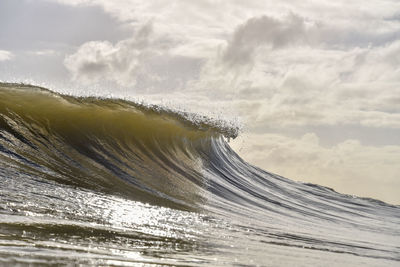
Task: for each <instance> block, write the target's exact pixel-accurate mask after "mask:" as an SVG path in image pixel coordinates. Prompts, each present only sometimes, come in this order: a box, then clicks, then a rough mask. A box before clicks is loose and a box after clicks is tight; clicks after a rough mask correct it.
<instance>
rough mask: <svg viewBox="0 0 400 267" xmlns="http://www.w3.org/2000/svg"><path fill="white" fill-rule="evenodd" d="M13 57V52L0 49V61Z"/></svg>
mask: <svg viewBox="0 0 400 267" xmlns="http://www.w3.org/2000/svg"><path fill="white" fill-rule="evenodd" d="M13 57H14V55H13V53H11V52H10V51H6V50H0V61H7V60H11V59H12V58H13Z"/></svg>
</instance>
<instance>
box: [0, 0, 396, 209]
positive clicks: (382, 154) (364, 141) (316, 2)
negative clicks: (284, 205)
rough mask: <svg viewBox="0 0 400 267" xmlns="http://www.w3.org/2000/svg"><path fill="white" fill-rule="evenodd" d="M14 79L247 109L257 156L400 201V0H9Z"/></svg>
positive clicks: (1, 9)
mask: <svg viewBox="0 0 400 267" xmlns="http://www.w3.org/2000/svg"><path fill="white" fill-rule="evenodd" d="M0 80H2V81H14V82H29V83H35V84H40V85H45V86H47V87H50V88H51V89H53V90H56V91H62V92H70V93H75V94H99V95H104V96H108V95H113V96H124V97H131V98H135V99H143V100H145V101H148V102H151V103H153V102H154V103H162V104H167V105H173V106H175V107H178V108H182V109H186V110H192V111H196V112H203V113H206V114H209V115H210V116H217V117H223V118H226V119H232V118H234V119H238V120H239V121H240V122H241V123H242V124H243V125H244V127H243V132H242V134H241V136H240V137H239V138H237V140H235V141H234V142H233V143H232V146H233V147H234V148H235V149H236V151H238V153H239V154H240V155H241V156H243V157H244V158H245V159H246V160H248V161H250V162H251V163H253V164H255V165H257V166H260V167H262V168H264V169H266V170H268V171H271V172H274V173H277V174H281V175H283V176H286V177H289V178H291V179H294V180H300V181H307V182H312V183H317V184H321V185H325V186H329V187H333V188H334V189H336V190H337V191H339V192H343V193H348V194H355V195H360V196H367V197H374V198H378V199H381V200H384V201H387V202H390V203H397V204H400V1H398V0H368V1H365V0H353V1H347V0H336V1H328V0H280V1H277V0H273V1H269V0H246V1H245V0H231V1H221V0H158V1H137V0H1V1H0Z"/></svg>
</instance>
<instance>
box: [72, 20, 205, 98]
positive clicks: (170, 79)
mask: <svg viewBox="0 0 400 267" xmlns="http://www.w3.org/2000/svg"><path fill="white" fill-rule="evenodd" d="M175 42H176V41H175V40H173V39H169V38H168V36H165V35H164V36H160V35H157V34H156V33H154V30H153V24H152V22H148V23H146V24H145V25H143V26H142V27H140V28H139V29H137V31H136V33H135V34H134V36H133V37H132V38H129V39H126V40H122V41H119V42H117V43H116V44H112V43H110V42H108V41H92V42H87V43H84V44H83V45H82V46H80V47H79V49H78V50H77V51H76V52H75V53H74V54H72V55H69V56H67V57H66V58H65V60H64V64H65V66H66V67H67V69H68V70H69V71H70V72H71V74H72V77H73V79H75V80H79V81H81V82H83V83H86V84H91V83H96V82H103V81H111V82H115V83H116V84H119V85H121V86H129V87H135V88H136V90H141V89H143V90H145V91H148V92H153V91H155V90H168V89H169V90H176V89H178V88H181V87H182V86H183V84H184V83H185V82H186V81H187V80H188V79H189V78H193V77H194V75H195V74H196V72H198V70H197V69H196V68H198V66H199V64H198V59H196V58H190V57H185V56H180V55H175V54H174V53H172V52H171V48H172V47H176V46H175Z"/></svg>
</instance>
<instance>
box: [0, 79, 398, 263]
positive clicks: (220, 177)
mask: <svg viewBox="0 0 400 267" xmlns="http://www.w3.org/2000/svg"><path fill="white" fill-rule="evenodd" d="M237 134H238V128H237V127H235V126H233V125H229V124H224V123H222V122H218V121H213V120H210V119H207V118H205V117H200V116H194V115H193V114H189V113H179V112H175V111H172V110H168V109H165V108H164V109H162V108H160V107H157V106H146V105H143V104H137V103H133V102H130V101H125V100H119V99H100V98H93V97H87V98H82V97H73V96H66V95H60V94H57V93H54V92H52V91H49V90H47V89H44V88H40V87H35V86H31V85H23V84H9V83H3V84H0V179H1V183H2V186H3V189H2V191H1V195H2V196H3V200H2V201H0V212H1V214H8V216H11V215H13V214H14V213H15V214H14V215H15V216H11V217H7V219H4V220H0V224H1V225H2V227H3V229H9V230H4V231H6V232H7V234H10V233H14V236H15V232H21V231H23V232H24V231H25V230H24V229H34V230H32V231H33V232H34V231H40V230H38V229H41V228H40V227H42V228H45V229H47V230H48V231H50V232H51V231H53V232H54V231H55V232H56V234H59V233H62V234H63V236H64V238H65V235H66V234H65V233H66V232H69V231H71V230H70V229H80V230H73V231H81V232H82V235H89V236H90V235H91V234H90V233H93V232H96V233H97V235H98V236H107V238H108V239H107V240H108V241H109V242H111V243H118V242H119V241H120V240H121V239H122V238H125V239H127V240H131V239H132V238H133V237H132V236H134V238H135V239H140V238H142V239H145V240H147V241H148V240H152V242H153V241H154V240H155V241H154V242H155V243H154V244H157V248H158V249H160V243H162V244H163V245H164V247H165V246H166V247H168V248H169V249H171V248H170V247H169V246H168V245H167V244H169V245H171V243H172V244H178V243H179V244H183V243H185V242H186V243H187V244H186V245H185V248H188V247H189V251H191V252H190V253H192V254H190V253H189V254H190V255H189V256H188V257H189V258H193V260H195V259H197V260H199V259H202V261H201V263H205V264H210V257H209V255H210V252H209V251H208V252H207V251H204V250H202V249H200V248H199V247H201V246H200V245H199V244H200V243H196V242H195V244H193V242H194V241H193V240H199V236H198V235H197V234H194V232H195V233H203V234H205V233H206V232H207V230H206V229H207V228H211V229H213V232H212V233H211V235H213V233H214V234H215V233H218V236H230V237H232V238H233V241H232V242H233V243H230V246H232V247H234V246H233V245H232V244H235V246H236V245H237V246H238V249H245V248H243V247H241V246H240V245H238V244H236V243H235V242H236V241H237V240H241V239H243V238H246V240H247V241H246V242H247V243H246V244H247V245H246V246H247V249H248V248H249V247H250V248H253V250H254V251H255V252H254V253H255V254H256V255H253V256H254V257H253V256H252V257H253V260H255V261H256V262H255V264H263V263H264V262H263V259H264V256H263V255H265V251H264V250H263V249H260V244H264V246H265V247H274V246H287V247H291V248H292V249H297V248H306V249H311V250H317V251H320V252H321V253H322V252H332V253H341V254H342V253H344V254H348V255H353V256H364V257H367V258H371V259H373V260H383V261H385V262H386V261H388V262H389V263H393V262H396V261H398V252H396V251H397V249H396V248H398V246H399V242H398V240H399V239H396V238H395V237H396V236H398V235H399V233H400V229H399V227H398V226H399V223H400V216H399V207H397V206H392V205H388V204H385V203H383V202H380V201H376V200H371V199H363V198H356V197H352V196H347V195H342V194H339V193H337V192H335V191H334V190H332V189H329V188H325V187H322V186H318V185H312V184H303V183H298V182H294V181H291V180H289V179H286V178H283V177H280V176H278V175H274V174H271V173H268V172H265V171H263V170H261V169H259V168H256V167H254V166H251V165H249V164H248V163H246V162H244V161H243V160H242V159H241V158H240V157H239V156H238V155H237V154H236V153H235V152H234V151H233V150H232V149H231V148H230V146H229V144H228V142H227V139H229V138H235V137H236V136H237ZM10 177H11V178H10ZM13 177H24V180H23V181H24V182H19V184H17V185H16V183H17V182H18V181H19V180H18V179H17V178H13ZM21 181H22V180H21ZM32 181H34V182H32ZM53 183H54V184H53ZM22 185H24V186H22ZM26 185H27V186H26ZM56 185H57V186H56ZM59 185H64V186H65V187H64V188H63V187H60V186H59ZM53 187H54V188H58V189H57V190H59V191H57V192H58V193H54V192H56V191H55V189H51V188H53ZM15 188H18V193H16V192H15V191H16V189H15ZM49 188H50V189H49ZM60 188H63V189H60ZM74 188H75V189H74ZM60 190H61V191H60ZM68 190H71V192H74V193H68V194H67V193H65V192H70V191H68ZM85 190H88V191H85ZM53 191H54V192H53ZM32 192H34V193H32ZM43 192H45V193H43ZM60 192H62V193H60ZM82 192H86V193H85V194H83V193H82ZM93 192H94V193H93ZM20 194H30V196H31V197H30V198H29V200H28V201H31V202H35V204H34V205H31V206H29V205H25V204H21V203H22V202H23V201H21V200H20V199H19V198H20V197H21V196H20ZM57 194H61V195H63V197H57ZM90 194H96V196H94V195H93V196H91V197H90V199H95V198H100V199H102V201H104V203H107V205H106V204H104V205H105V206H107V207H108V208H107V210H108V211H107V212H109V213H107V216H105V217H104V216H103V217H102V215H99V214H103V213H104V212H105V211H104V210H106V209H105V208H103V207H101V206H98V205H97V206H96V205H91V204H90V203H91V202H90V201H88V196H89V195H90ZM99 194H100V195H99ZM38 195H39V196H41V197H39V198H38V197H37V196H38ZM71 196H72V197H71ZM110 196H115V197H121V198H123V199H127V201H128V200H129V201H138V202H137V203H149V204H151V205H155V206H161V207H165V208H167V209H171V210H169V211H168V212H166V211H165V210H162V212H161V213H160V212H155V211H152V210H150V211H148V209H150V208H148V207H147V206H140V205H141V204H132V205H133V206H134V209H133V208H132V205H131V206H129V207H126V208H125V209H126V210H124V212H125V213H124V214H125V215H124V216H128V215H127V214H128V213H129V212H128V211H129V210H131V212H133V210H138V209H145V210H147V211H146V212H147V213H149V214H150V215H149V216H150V217H154V216H156V217H157V216H161V215H160V214H164V213H165V214H166V215H165V216H167V217H168V216H171V215H170V214H171V213H173V214H175V215H174V216H178V217H182V218H185V220H188V221H190V225H185V227H186V228H192V232H191V234H190V236H191V237H190V238H189V239H188V238H187V236H188V234H187V232H185V231H187V229H186V230H182V225H181V222H180V223H177V222H176V221H174V220H173V219H172V220H171V219H169V221H168V220H166V219H165V220H163V221H162V223H161V222H159V221H157V220H156V218H154V221H153V223H154V222H157V223H158V224H165V225H167V228H168V229H175V232H179V231H181V232H182V233H183V234H182V235H178V237H174V238H176V239H173V240H172V239H168V240H167V239H165V240H164V238H166V236H162V235H161V237H160V236H158V235H157V234H156V235H155V236H154V235H152V236H149V235H146V237H143V236H142V237H140V238H139V237H137V236H138V234H137V233H136V231H138V226H137V224H135V225H134V226H132V225H129V226H126V222H122V221H119V220H117V221H118V222H119V224H118V225H119V226H118V227H119V228H111V229H112V231H113V234H112V235H111V236H110V235H108V234H107V233H108V232H107V231H109V230H107V229H109V228H107V227H105V226H104V225H111V223H110V220H111V219H110V218H113V219H112V220H113V222H114V224H115V221H116V216H111V215H112V213H110V211H109V210H114V212H117V211H120V209H122V208H118V209H115V208H113V209H111V208H110V205H111V204H110V203H114V202H116V203H119V204H118V205H120V206H121V207H123V205H124V204H121V203H122V202H121V201H120V200H116V199H115V198H113V197H110ZM74 197H76V198H77V200H74ZM44 198H45V199H48V198H51V199H53V201H56V202H57V203H58V204H57V205H60V207H62V208H60V209H59V210H58V211H57V212H55V210H57V209H54V208H52V206H51V205H50V204H49V203H41V201H43V199H44ZM54 199H58V200H54ZM78 199H79V201H78ZM104 199H106V200H107V201H105V200H104ZM75 202H76V203H75ZM71 203H74V205H78V204H77V203H80V204H79V205H78V206H74V205H72V204H71ZM82 203H85V204H84V205H83V204H82ZM129 203H131V202H129ZM132 203H133V202H132ZM135 203H136V202H135ZM70 205H72V206H73V207H74V208H71V207H70ZM118 205H117V204H116V205H112V206H113V207H115V206H118ZM135 205H136V206H135ZM137 205H139V206H137ZM39 206H40V207H41V208H40V209H39V208H38V207H39ZM10 207H11V208H10ZM12 207H14V208H12ZM15 207H18V208H15ZM27 207H29V208H27ZM33 207H34V208H33ZM88 207H89V208H88ZM71 210H73V211H71ZM76 210H84V211H85V212H83V215H82V212H81V211H79V212H77V211H76ZM93 210H94V211H93ZM127 210H128V211H127ZM173 210H175V211H173ZM102 212H103V213H102ZM182 212H183V213H182ZM185 212H195V213H185ZM27 214H28V215H29V214H31V215H32V214H36V215H37V214H40V216H42V217H43V216H45V215H46V216H48V215H49V214H57V215H54V217H52V219H49V218H47V217H46V216H45V217H46V218H45V219H43V220H34V221H33V222H32V221H30V220H28V221H26V219H24V218H26V216H27ZM65 214H69V215H68V216H67V215H65ZM71 214H72V215H71ZM85 214H86V215H85ZM110 214H111V215H110ZM155 214H156V215H155ZM177 214H178V215H177ZM196 214H197V215H196ZM198 214H212V216H217V217H218V218H219V219H215V218H214V219H212V218H210V217H207V216H206V217H202V216H200V217H199V215H198ZM21 216H22V217H21ZM38 216H39V215H38ZM40 216H39V217H40ZM42 217H40V218H42ZM11 218H12V219H11ZM21 218H22V219H21ZM35 218H36V217H35ZM43 218H44V217H43ZM55 218H57V220H55ZM128 218H130V220H132V218H131V217H128ZM174 218H175V217H174ZM221 218H222V219H221ZM136 219H137V218H136ZM60 220H61V222H60ZM221 220H222V221H221ZM93 221H95V222H96V223H98V226H96V227H95V226H93V224H91V225H86V224H85V223H84V222H93ZM226 221H231V224H226ZM37 224H39V225H42V226H40V227H39V226H37ZM114 224H113V225H114ZM148 224H150V226H151V227H153V228H154V227H160V226H159V225H158V224H153V225H151V223H149V222H146V224H144V225H147V226H148ZM43 225H44V226H43ZM60 225H61V226H60ZM194 225H196V226H194ZM221 225H225V226H226V225H228V226H229V227H231V228H229V227H228V229H223V227H221ZM142 226H143V225H142ZM110 227H111V226H110ZM123 227H125V228H123ZM88 228H89V229H91V230H90V231H89V230H87V229H88ZM104 228H105V229H104ZM122 228H123V230H121V229H122ZM133 228H134V229H135V233H132V232H130V234H129V233H127V231H128V230H129V231H131V230H132V229H133ZM316 228H318V231H316V230H315V229H316ZM54 229H56V230H54ZM60 229H62V230H60ZM338 230H339V231H340V234H338ZM129 231H128V232H129ZM146 231H147V232H146ZM146 231H143V233H142V234H148V229H147V230H146ZM153 232H154V231H153ZM157 233H159V232H157ZM366 233H367V234H366ZM7 234H4V233H3V236H7ZM208 234H210V233H208ZM10 235H11V234H10ZM40 235H43V236H45V235H46V234H45V233H43V232H40V233H36V235H34V236H40ZM196 235H197V237H196ZM11 236H12V235H11ZM200 236H201V235H200ZM117 237H119V238H117ZM46 238H49V237H48V236H46ZM46 238H45V239H46ZM59 238H61V237H59ZM82 238H84V239H85V238H87V236H84V237H82ZM104 238H105V237H104ZM168 238H172V237H171V236H168ZM125 239H124V240H125ZM200 239H201V238H200ZM208 239H209V240H208V241H207V242H209V243H210V242H211V243H212V241H210V240H211V239H212V238H208ZM7 240H8V239H7ZM82 240H83V239H82ZM171 240H172V241H171ZM189 240H190V242H189ZM235 240H236V241H235ZM382 240H384V242H383V241H382ZM117 241H118V242H117ZM69 242H70V241H69ZM73 242H75V241H72V243H73ZM98 242H99V244H100V243H101V242H104V240H103V239H101V240H100V241H98ZM213 242H214V243H213V246H214V247H219V248H223V247H225V246H226V244H220V243H218V242H220V240H217V239H216V240H214V241H213ZM78 243H79V242H78V241H77V244H78ZM151 244H152V245H151V248H152V249H154V248H155V246H154V244H153V243H151ZM3 245H4V244H3ZM36 245H37V244H36ZM228 245H229V244H228ZM1 246H2V245H1V244H0V256H1V255H3V254H2V249H1ZM54 246H55V247H57V246H59V243H57V246H56V245H54ZM99 246H100V245H99ZM119 246H120V247H121V246H122V247H123V246H124V245H123V244H122V245H121V244H120V245H119ZM242 246H244V245H242ZM161 247H162V246H161ZM65 249H66V250H67V249H68V248H65ZM195 250H198V251H201V253H200V254H199V253H195V252H193V251H195ZM216 250H218V249H216ZM222 250H223V249H222ZM7 251H9V250H7ZM107 251H109V250H107ZM235 251H236V252H235ZM238 251H240V250H234V249H232V250H231V251H228V252H227V253H228V254H229V253H238V254H237V255H239V254H240V253H239V252H238ZM268 251H269V252H271V251H273V250H272V249H270V250H268ZM293 251H294V250H293ZM85 252H87V251H85ZM142 252H143V251H142ZM110 253H111V252H110ZM113 253H114V252H113ZM113 253H111V254H113ZM185 253H188V252H187V251H186V252H185ZM288 253H289V252H288ZM293 253H295V252H293ZM296 253H297V252H296ZM296 253H295V254H294V255H297V254H296ZM17 254H18V253H17ZM211 254H212V253H211ZM12 255H14V254H12ZM18 255H20V254H18ZM185 255H187V254H185ZM3 256H4V255H3ZM80 256H81V255H79V256H76V257H75V256H71V257H72V258H74V261H75V262H76V259H77V258H79V257H80ZM49 257H50V256H49ZM124 257H125V258H126V256H124ZM124 257H123V258H124ZM154 257H155V256H153V257H150V258H151V259H152V261H151V262H155V263H165V261H164V260H157V261H154ZM163 257H164V258H165V255H164V256H163ZM170 257H171V256H170ZM321 257H322V256H321ZM33 258H36V259H37V255H36V256H35V255H34V256H33ZM125 258H124V259H125ZM128 258H129V257H128ZM159 258H160V257H159ZM159 258H158V259H159ZM167 258H168V257H167ZM118 259H119V260H121V258H118ZM103 260H104V258H103ZM142 260H143V259H142ZM142 260H141V261H140V262H142ZM175 260H176V259H175ZM186 260H188V259H186ZM231 260H232V259H231ZM247 260H248V255H247V256H243V255H242V258H240V257H238V258H236V261H233V260H232V261H230V260H227V259H225V261H224V262H225V263H227V264H228V265H229V264H230V263H233V262H238V261H239V262H242V263H246V261H247ZM288 260H289V259H288V258H287V259H286V262H287V263H288V264H289V262H290V261H288ZM373 260H371V262H372V261H373ZM67 262H69V261H68V260H67ZM143 262H146V261H145V260H143ZM174 262H176V261H174ZM183 262H185V261H183ZM189 262H191V261H189ZM194 262H196V261H194ZM84 263H87V262H84ZM92 263H93V262H92ZM94 263H95V264H99V263H112V262H107V261H106V262H104V261H101V262H94ZM119 263H120V262H119ZM192 263H193V262H192ZM372 263H375V262H372ZM378 263H379V264H380V263H382V262H378ZM213 265H216V264H213Z"/></svg>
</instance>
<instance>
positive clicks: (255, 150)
mask: <svg viewBox="0 0 400 267" xmlns="http://www.w3.org/2000/svg"><path fill="white" fill-rule="evenodd" d="M233 147H234V148H235V150H236V151H238V152H239V153H240V154H241V155H242V156H243V157H244V158H245V159H246V160H248V161H250V162H253V163H254V164H256V165H257V166H260V167H262V168H264V169H266V170H269V171H271V172H274V173H278V174H280V175H283V176H285V177H288V178H291V179H295V180H300V181H307V182H311V183H316V184H320V185H325V186H328V187H333V188H335V189H336V190H337V191H339V192H342V193H348V194H356V195H359V196H364V197H373V198H378V199H381V200H384V201H387V202H389V203H400V197H399V194H398V190H397V189H398V188H399V186H400V179H399V176H398V174H399V173H400V167H399V166H400V146H380V147H377V146H366V145H363V144H362V143H360V141H358V140H346V141H343V142H341V143H339V144H336V145H333V146H329V147H326V146H322V145H321V144H320V139H319V137H318V136H317V135H316V134H314V133H307V134H305V135H303V136H301V137H299V138H291V137H285V136H282V135H278V134H259V135H258V134H248V135H247V136H245V139H244V140H238V141H236V143H234V144H233Z"/></svg>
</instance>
